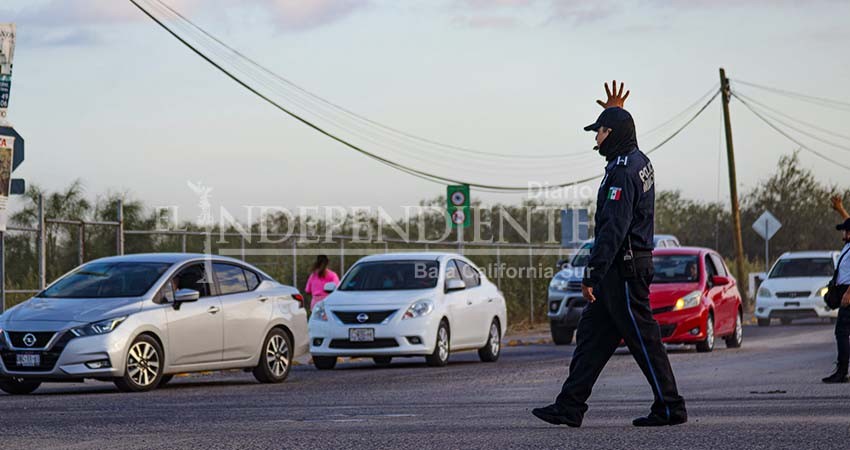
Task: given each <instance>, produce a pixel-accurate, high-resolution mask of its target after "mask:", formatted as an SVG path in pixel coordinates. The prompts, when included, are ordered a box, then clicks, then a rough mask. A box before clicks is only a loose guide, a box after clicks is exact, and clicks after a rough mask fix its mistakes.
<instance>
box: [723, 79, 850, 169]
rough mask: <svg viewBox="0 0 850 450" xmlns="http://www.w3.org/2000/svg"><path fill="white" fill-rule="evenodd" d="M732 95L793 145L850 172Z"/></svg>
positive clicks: (849, 167) (737, 96) (735, 95)
mask: <svg viewBox="0 0 850 450" xmlns="http://www.w3.org/2000/svg"><path fill="white" fill-rule="evenodd" d="M731 94H732V96H733V97H735V98H736V99H738V101H739V102H741V103H742V104H743V105H744V106H746V107H747V109H749V110H750V112H751V113H753V114H755V116H756V117H758V118H759V119H761V120H762V122H764V123H766V124H767V125H768V126H769V127H771V128H773V129H774V130H776V131H777V132H778V133H779V134H781V135H783V136H785V137H786V138H787V139H788V140H790V141H791V142H793V143H795V144H797V145H799V146H800V148H802V149H804V150H806V151H808V152H810V153H813V154H814V155H817V156H818V157H820V158H821V159H823V160H825V161H829V162H831V163H833V164H835V165H836V166H838V167H841V168H843V169H847V170H850V166H847V165H845V164H842V163H840V162H838V161H836V160H835V159H832V158H830V157H828V156H826V155H824V154H823V153H820V152H818V151H817V150H814V149H812V148H811V147H809V146H807V145H806V144H803V143H802V142H800V141H799V140H797V139H795V138H794V137H793V136H791V135H790V134H788V133H786V132H785V131H783V130H782V129H781V128H779V127H778V126H776V125H775V124H774V123H773V122H771V121H769V120H768V119H767V118H765V117H764V116H763V115H761V114H760V113H759V112H758V111H756V110H755V109H754V108H753V107H752V106H750V104H749V103H747V101H746V100H744V99H743V98H741V97H740V96H739V95H737V94H736V93H735V92H734V91H732V92H731Z"/></svg>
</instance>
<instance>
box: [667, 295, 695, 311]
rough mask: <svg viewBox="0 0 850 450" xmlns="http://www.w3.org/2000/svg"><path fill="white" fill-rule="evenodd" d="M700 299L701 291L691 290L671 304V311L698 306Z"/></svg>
mask: <svg viewBox="0 0 850 450" xmlns="http://www.w3.org/2000/svg"><path fill="white" fill-rule="evenodd" d="M700 299H702V291H693V292H691V293H690V294H688V295H686V296H684V297H682V298H680V299H678V300H676V305H675V306H673V311H679V310H682V309H687V308H693V307H695V306H699V301H700Z"/></svg>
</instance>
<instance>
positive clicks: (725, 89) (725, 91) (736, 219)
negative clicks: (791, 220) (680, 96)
mask: <svg viewBox="0 0 850 450" xmlns="http://www.w3.org/2000/svg"><path fill="white" fill-rule="evenodd" d="M720 92H721V94H722V97H723V124H724V126H725V128H726V159H727V161H728V163H729V197H730V199H731V201H732V227H733V228H734V229H733V230H732V231H733V233H734V234H735V277H736V278H738V283H742V282H743V280H746V278H745V274H744V241H743V239H742V238H741V209H740V208H739V207H738V176H737V175H736V174H735V148H734V147H733V146H732V121H731V119H730V118H729V97H730V92H729V79H728V78H726V71H725V70H724V69H723V68H722V67H721V68H720Z"/></svg>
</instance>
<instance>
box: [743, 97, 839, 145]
mask: <svg viewBox="0 0 850 450" xmlns="http://www.w3.org/2000/svg"><path fill="white" fill-rule="evenodd" d="M738 96H739V97H741V98H744V99H746V100H747V101H752V99H750V98H748V97H747V96H745V95H742V94H738ZM762 112H763V113H764V111H762ZM764 115H766V116H768V117H770V118H771V119H773V120H775V121H777V122H779V123H780V124H782V125H785V126H786V127H788V128H790V129H792V130H794V131H796V132H798V133H800V134H802V135H804V136H808V137H810V138H812V139H814V140H816V141H820V142H822V143H824V144H827V145H831V146H833V147H835V148H837V149H839V150H844V151H845V152H850V147H845V146H844V145H841V144H836V143H835V142H832V141H829V140H826V139H824V138H822V137H820V136H818V135H816V134H812V133H810V132H808V131H805V130H801V129H799V128H797V127H795V126H794V125H792V124H790V123H788V122H786V121H784V120H782V119H779V118H777V117H776V116H774V115H771V114H769V113H764Z"/></svg>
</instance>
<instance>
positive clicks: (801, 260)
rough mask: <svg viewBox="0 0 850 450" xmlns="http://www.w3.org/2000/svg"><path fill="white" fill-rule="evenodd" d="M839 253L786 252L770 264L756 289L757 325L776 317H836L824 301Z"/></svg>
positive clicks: (785, 321) (784, 321) (788, 319)
mask: <svg viewBox="0 0 850 450" xmlns="http://www.w3.org/2000/svg"><path fill="white" fill-rule="evenodd" d="M838 256H839V253H838V252H835V251H813V252H812V251H810V252H786V253H783V254H782V256H780V257H779V259H777V260H776V262H775V263H774V264H773V267H772V268H771V269H770V272H769V273H768V275H767V279H766V280H764V282H762V284H761V286H759V289H758V291H757V292H756V311H755V315H756V320H758V324H759V326H762V327H766V326H769V325H770V321H771V319H779V320H780V321H781V322H782V324H783V325H788V324H790V323H791V321H793V320H794V319H808V318H830V319H835V318H837V317H838V310H837V309H833V310H830V309H829V308H827V306H826V303H824V301H823V295H824V294H825V293H826V285H827V284H828V283H829V280H830V279H831V278H832V275H833V272H834V271H835V265H836V264H837V263H838Z"/></svg>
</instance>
